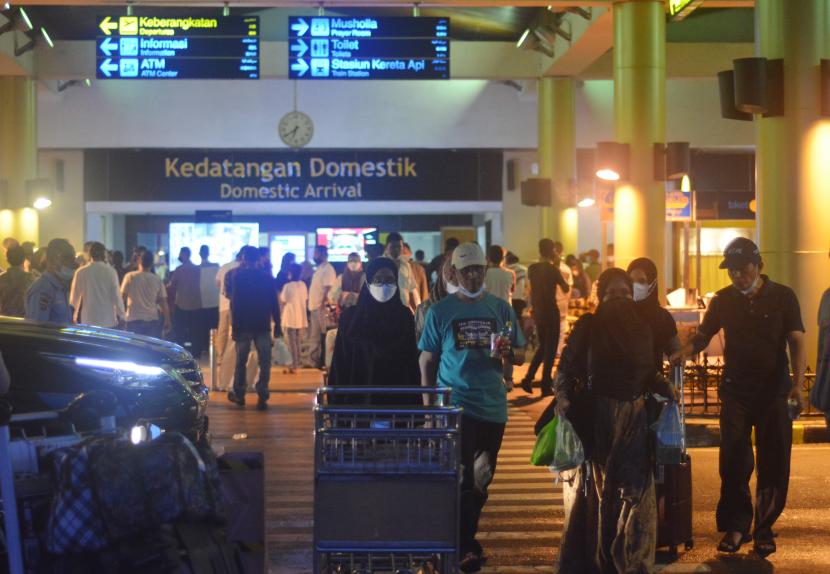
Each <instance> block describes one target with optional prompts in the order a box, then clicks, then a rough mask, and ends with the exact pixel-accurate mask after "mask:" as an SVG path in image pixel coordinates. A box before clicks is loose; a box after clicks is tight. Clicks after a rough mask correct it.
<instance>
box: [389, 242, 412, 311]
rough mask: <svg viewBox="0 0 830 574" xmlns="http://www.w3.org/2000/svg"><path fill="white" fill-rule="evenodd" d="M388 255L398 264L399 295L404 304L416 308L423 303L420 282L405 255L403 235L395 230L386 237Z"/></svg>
mask: <svg viewBox="0 0 830 574" xmlns="http://www.w3.org/2000/svg"><path fill="white" fill-rule="evenodd" d="M386 257H388V258H389V259H391V260H392V261H394V262H395V264H396V265H397V266H398V296H399V297H400V298H401V301H402V302H403V304H404V305H406V306H407V307H409V308H410V309H412V313H413V314H414V313H415V309H417V308H418V305H420V304H421V296H420V295H419V293H418V284H417V283H416V282H415V276H414V275H413V272H412V266H411V265H410V264H409V261H407V260H406V257H405V256H403V236H401V234H400V233H397V232H395V231H393V232H392V233H390V234H389V235H388V236H387V238H386Z"/></svg>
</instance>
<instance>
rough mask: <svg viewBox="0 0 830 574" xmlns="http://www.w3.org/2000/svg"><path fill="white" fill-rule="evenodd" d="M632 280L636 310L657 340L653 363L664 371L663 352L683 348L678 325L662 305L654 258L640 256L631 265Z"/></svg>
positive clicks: (664, 353) (671, 351)
mask: <svg viewBox="0 0 830 574" xmlns="http://www.w3.org/2000/svg"><path fill="white" fill-rule="evenodd" d="M628 276H629V277H630V278H631V281H632V288H633V292H632V294H633V296H634V302H635V305H634V307H635V309H637V314H638V315H639V316H640V318H641V319H642V320H643V321H645V322H646V323H648V326H649V327H651V332H652V335H653V341H654V363H655V367H656V369H657V371H658V372H661V373H662V372H663V355H668V356H671V355H672V354H673V353H674V352H675V351H677V350H679V349H680V339H679V338H678V336H677V324H676V323H675V321H674V317H672V316H671V313H669V312H668V311H666V310H665V309H664V308H663V307H662V306H661V305H660V299H659V298H658V296H657V293H658V282H657V266H656V265H655V264H654V262H653V261H652V260H651V259H648V258H646V257H641V258H639V259H635V260H634V261H632V262H631V265H629V266H628Z"/></svg>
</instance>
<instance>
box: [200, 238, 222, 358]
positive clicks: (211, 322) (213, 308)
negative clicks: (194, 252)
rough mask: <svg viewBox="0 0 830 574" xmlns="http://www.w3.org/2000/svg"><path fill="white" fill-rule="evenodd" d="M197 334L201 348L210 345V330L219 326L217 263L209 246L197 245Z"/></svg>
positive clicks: (206, 347)
mask: <svg viewBox="0 0 830 574" xmlns="http://www.w3.org/2000/svg"><path fill="white" fill-rule="evenodd" d="M199 258H200V259H201V262H200V263H199V300H200V301H201V304H202V306H201V308H200V309H199V315H200V317H199V336H200V337H201V340H200V342H199V346H200V348H201V349H208V348H209V347H210V331H211V329H216V328H218V327H219V287H217V285H216V276H217V275H218V274H219V264H218V263H214V262H212V261H211V260H210V247H209V246H207V245H202V246H201V247H199Z"/></svg>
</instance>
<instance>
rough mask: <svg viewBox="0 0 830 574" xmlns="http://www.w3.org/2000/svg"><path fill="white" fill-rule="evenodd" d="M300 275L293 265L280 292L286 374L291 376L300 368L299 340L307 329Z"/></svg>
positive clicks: (297, 268)
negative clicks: (288, 363)
mask: <svg viewBox="0 0 830 574" xmlns="http://www.w3.org/2000/svg"><path fill="white" fill-rule="evenodd" d="M302 273H303V268H302V267H300V265H299V264H297V263H293V264H292V265H291V267H289V268H288V283H286V284H285V285H284V286H283V288H282V291H281V292H280V303H282V310H281V312H280V315H281V317H282V331H283V333H284V334H285V337H286V338H287V339H288V350H289V351H291V368H290V369H289V370H288V372H289V373H290V374H292V375H293V374H294V373H296V372H297V369H299V368H300V366H301V365H300V346H301V341H300V339H301V334H302V332H303V330H304V329H307V328H308V313H306V309H307V308H308V287H306V284H305V283H303V282H302V280H301V279H300V276H301V275H302Z"/></svg>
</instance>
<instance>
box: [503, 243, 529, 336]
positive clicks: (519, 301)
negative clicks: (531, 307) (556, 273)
mask: <svg viewBox="0 0 830 574" xmlns="http://www.w3.org/2000/svg"><path fill="white" fill-rule="evenodd" d="M504 261H505V263H506V264H507V268H508V269H510V270H511V271H512V272H513V273H515V274H516V288H515V289H514V290H513V310H514V311H515V312H516V318H517V319H518V320H519V322H521V320H522V314H523V313H524V310H525V308H526V307H527V283H528V281H527V267H525V266H524V265H522V264H521V263H519V257H518V256H517V255H516V254H515V253H513V252H512V251H508V252H507V255H505V257H504Z"/></svg>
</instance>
